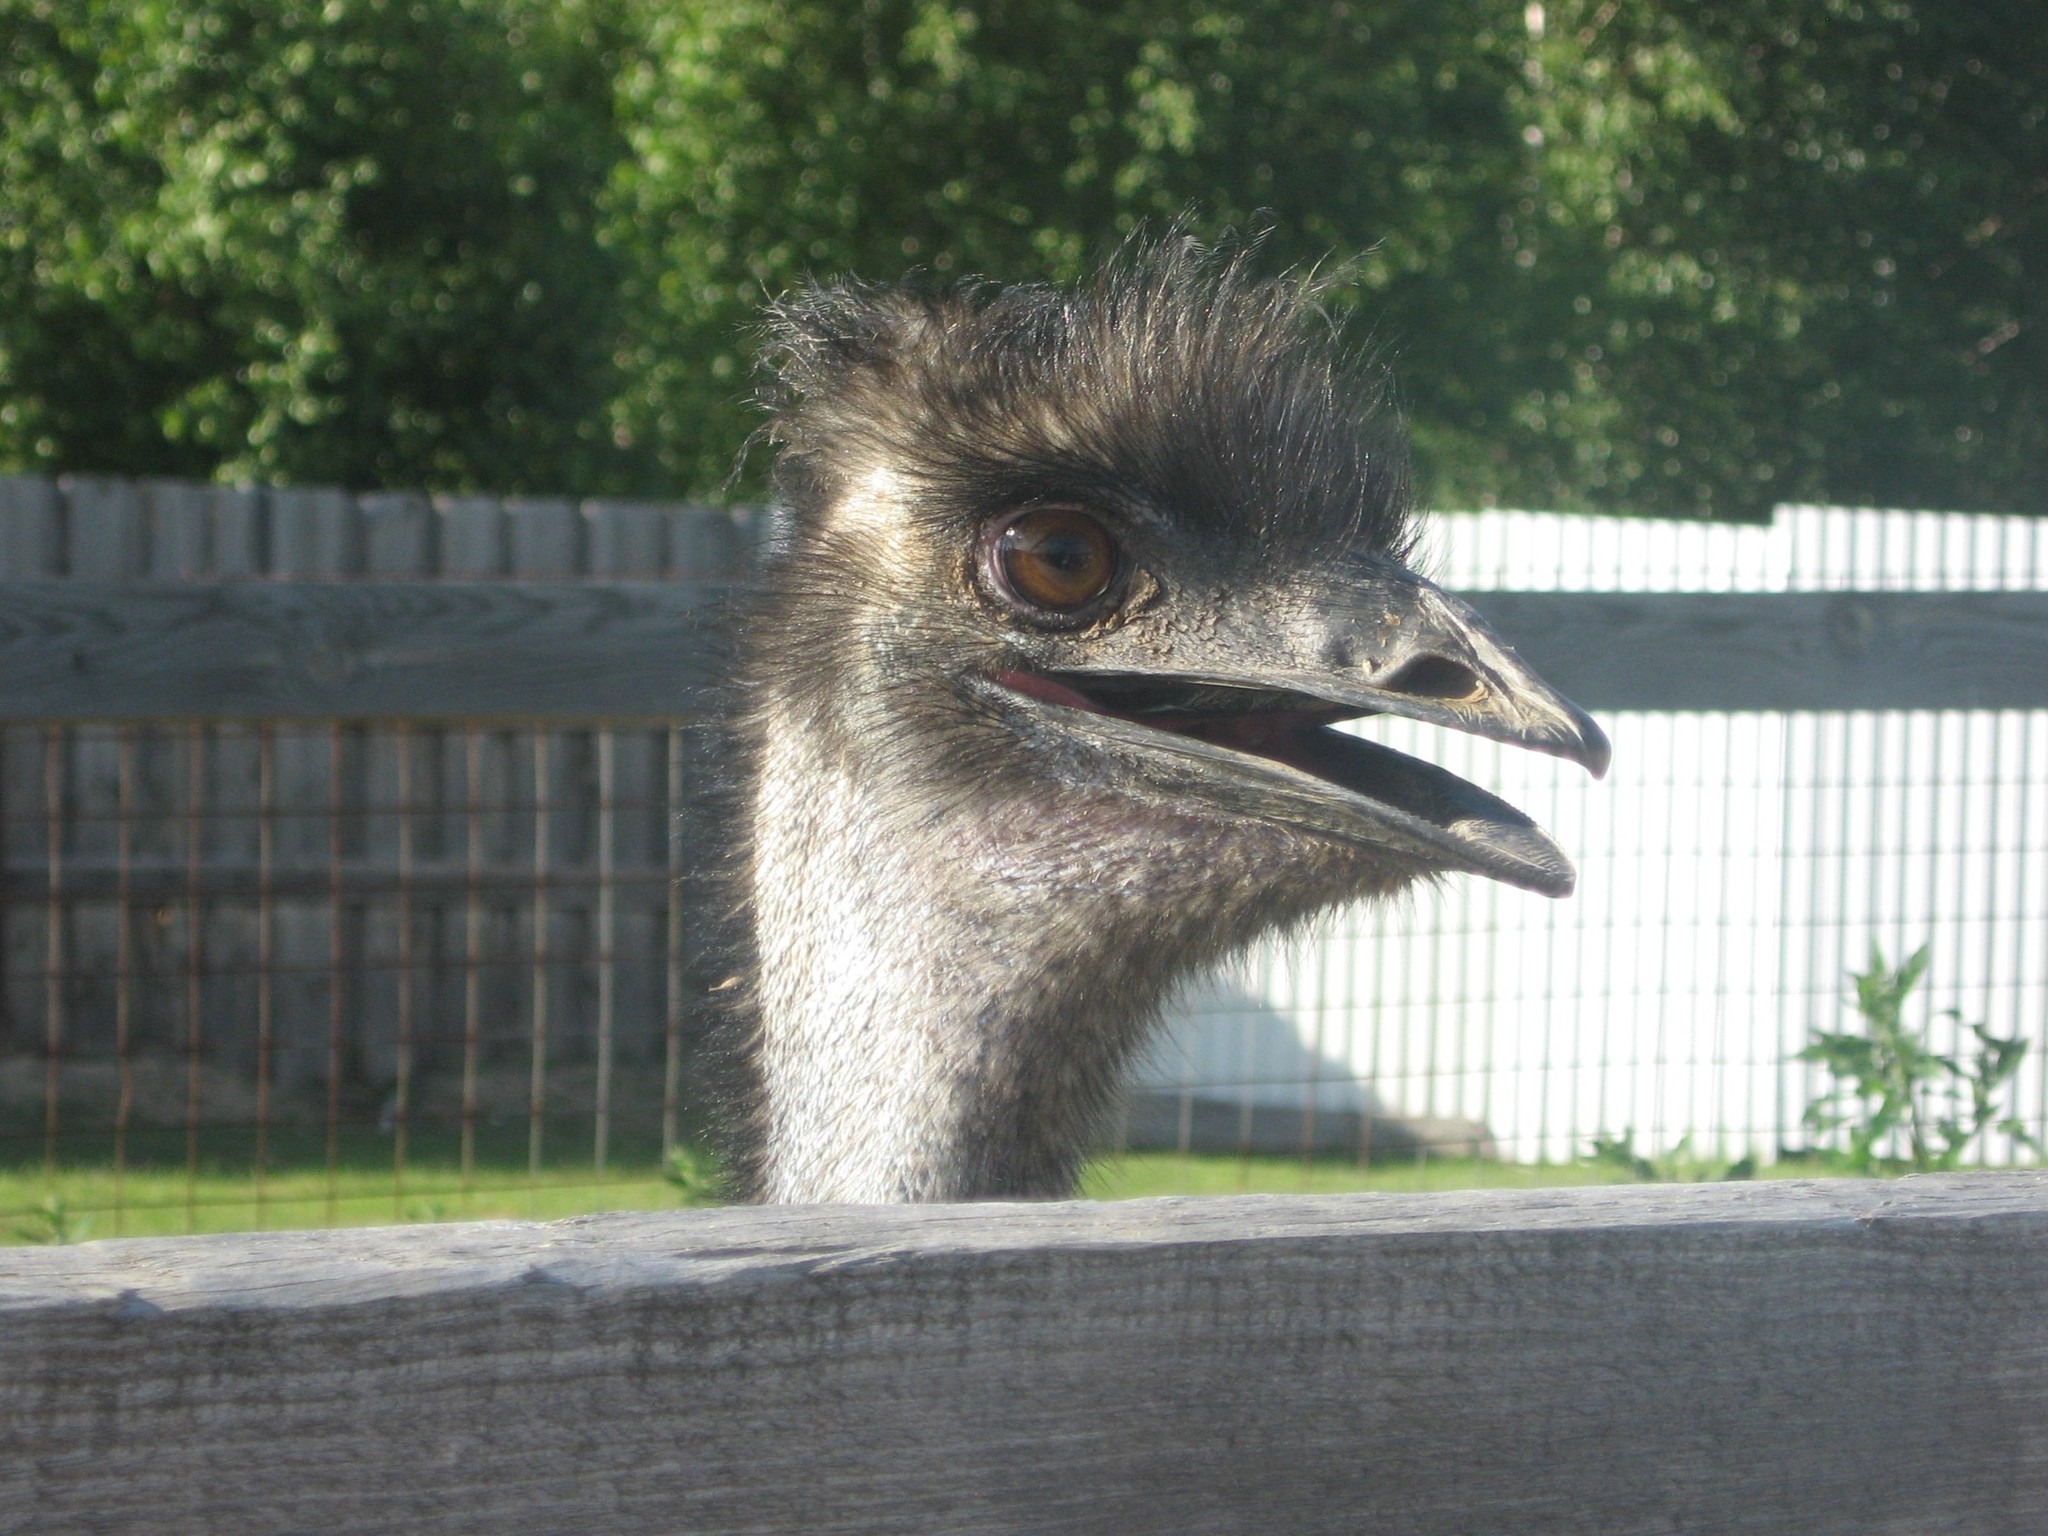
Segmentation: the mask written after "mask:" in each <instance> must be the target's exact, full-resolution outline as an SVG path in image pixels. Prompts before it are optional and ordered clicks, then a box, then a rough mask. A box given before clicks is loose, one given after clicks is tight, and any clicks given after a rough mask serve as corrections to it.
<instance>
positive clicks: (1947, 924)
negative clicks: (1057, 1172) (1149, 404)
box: [1138, 508, 2048, 1163]
mask: <svg viewBox="0 0 2048 1536" xmlns="http://www.w3.org/2000/svg"><path fill="white" fill-rule="evenodd" d="M1438 542H1439V545H1440V552H1439V555H1438V558H1437V561H1436V565H1437V569H1438V571H1439V573H1440V574H1441V576H1442V577H1443V579H1444V580H1445V581H1446V583H1447V584H1448V585H1452V586H1455V587H1459V588H1462V589H1464V590H1466V591H1467V592H1469V593H1471V594H1472V595H1473V598H1474V601H1475V602H1476V603H1477V604H1478V606H1479V607H1480V608H1481V609H1482V611H1483V610H1484V609H1485V608H1486V606H1487V593H1488V591H1490V590H1494V589H1501V590H1508V591H1522V592H1533V591H1544V590H1563V589H1572V590H1578V591H1593V592H1597V591H1603V590H1605V591H1628V592H1639V593H1680V592H1699V591H1730V592H1759V593H1800V592H1837V591H1854V592H1887V591H1889V592H1923V593H1924V592H1977V593H1986V592H2039V591H2042V590H2044V589H2048V539H2044V538H2043V536H2042V530H2041V524H2040V522H2039V520H2037V519H2026V518H2015V517H1988V516H1968V515H1954V514H1928V513H1905V512H1885V511H1869V510H1860V509H1859V510H1851V509H1839V508H1784V509H1781V510H1780V512H1779V514H1778V516H1777V518H1776V520H1775V521H1774V522H1773V523H1772V524H1770V525H1768V526H1736V525H1713V524H1689V523H1670V522H1657V521H1652V520H1622V519H1612V518H1607V519H1602V518H1593V517H1570V516H1555V515H1546V514H1532V513H1484V514H1474V515H1470V516H1462V517H1450V518H1446V519H1443V520H1442V521H1441V522H1440V523H1439V525H1438ZM1739 664H1740V663H1739V662H1737V661H1731V660H1728V659H1726V658H1724V657H1723V656H1722V655H1719V654H1717V653H1716V652H1715V651H1714V650H1713V649H1712V648H1711V647H1709V648H1704V649H1703V650H1702V652H1701V654H1700V656H1699V660H1698V665H1699V667H1700V669H1702V670H1703V671H1710V670H1713V669H1715V668H1717V667H1723V666H1733V665H1739ZM2036 664H2037V665H2038V667H2039V670H2040V673H2041V674H2042V675H2043V677H2044V678H2048V653H2041V654H2040V655H2039V656H2038V661H2037V663H2036ZM1600 714H1601V722H1602V724H1603V726H1604V727H1605V728H1606V729H1607V730H1608V732H1609V734H1610V736H1611V737H1612V738H1613V742H1614V770H1613V773H1612V774H1611V775H1610V777H1609V779H1608V781H1607V782H1606V783H1603V784H1600V785H1597V786H1591V787H1589V786H1587V785H1586V784H1585V782H1584V781H1583V779H1581V778H1579V777H1578V776H1577V775H1575V774H1574V773H1572V772H1571V771H1569V770H1567V769H1564V768H1562V767H1561V766H1560V765H1556V764H1553V763H1551V762H1549V761H1548V760H1543V759H1537V758H1532V757H1530V756H1529V755H1528V754H1526V753H1519V752H1514V751H1510V750H1506V749H1503V748H1501V747H1499V746H1497V745H1495V744H1492V743H1488V742H1483V741H1478V740H1476V739H1473V738H1469V737H1457V736H1445V735H1444V734H1442V733H1440V732H1434V731H1430V730H1428V729H1427V728H1424V727H1418V726H1414V725H1412V724H1409V723H1407V722H1401V721H1388V722H1376V723H1374V724H1373V725H1372V726H1370V727H1367V728H1368V729H1370V730H1371V731H1372V734H1374V735H1375V736H1377V737H1378V738H1380V739H1382V740H1385V741H1387V742H1388V743H1389V744H1390V745H1393V746H1396V747H1398V748H1400V749H1402V750H1404V751H1409V752H1413V753H1416V754H1418V755H1422V756H1427V757H1429V758H1431V759H1432V760H1434V761H1437V762H1440V763H1442V764H1443V765H1444V766H1446V767H1448V768H1450V769H1451V770H1452V771H1453V772H1456V773H1458V774H1460V775H1462V776H1464V777H1467V778H1470V779H1473V780H1474V781H1476V782H1478V783H1481V784H1484V785H1486V786H1488V787H1489V788H1491V789H1493V790H1494V791H1495V792H1497V793H1499V794H1501V795H1503V796H1504V797H1505V798H1506V799H1508V800H1509V801H1511V802H1512V803H1514V804H1517V805H1519V806H1522V807H1523V808H1524V809H1526V810H1528V811H1530V812H1531V813H1532V814H1533V815H1534V816H1535V817H1536V819H1537V820H1538V821H1539V822H1541V823H1542V824H1543V825H1545V826H1546V827H1548V828H1549V829H1550V830H1551V831H1552V832H1553V833H1555V834H1556V835H1557V836H1558V838H1559V840H1560V842H1561V843H1562V844H1563V846H1564V847H1565V848H1567V849H1568V850H1570V851H1571V853H1572V856H1573V859H1574V861H1575V862H1576V863H1577V865H1578V867H1579V871H1580V882H1579V888H1578V891H1577V893H1576V894H1575V895H1574V896H1573V897H1572V898H1571V899H1570V900H1569V901H1567V902H1564V903H1552V902H1548V901H1545V900H1543V899H1541V898H1538V897H1532V896H1528V895H1525V894H1523V893H1520V892H1516V891H1512V890H1508V889H1506V888H1504V887H1501V886H1498V885H1494V884H1490V883H1486V882H1478V881H1451V882H1446V883H1444V884H1443V885H1441V886H1439V887H1437V888H1434V889H1431V890H1426V891H1422V892H1419V893H1417V894H1415V895H1413V896H1412V897H1410V898H1409V899H1407V900H1406V901H1404V902H1402V903H1400V904H1398V905H1396V906H1394V907H1391V908H1385V909H1379V910H1359V911H1352V912H1345V913H1340V914H1336V915H1334V916H1333V917H1332V918H1330V919H1329V920H1327V921H1326V922H1324V923H1323V924H1321V925H1320V926H1318V927H1317V928H1316V929H1315V930H1314V931H1312V932H1311V933H1310V934H1309V935H1307V936H1306V937H1304V938H1302V939H1299V940H1296V941H1294V942H1293V943H1291V944H1288V945H1285V946H1274V947H1271V948H1268V949H1265V950H1262V951H1260V952H1259V953H1257V954H1255V955H1253V956H1252V957H1250V958H1249V960H1248V961H1247V962H1246V964H1245V965H1244V966H1243V967H1242V968H1241V969H1239V970H1238V971H1236V972H1234V973H1233V974H1231V975H1230V976H1228V977H1225V978H1223V979H1222V980H1221V981H1220V982H1219V984H1218V985H1217V986H1215V987H1213V988H1210V989H1208V990H1206V991H1205V992H1203V993H1201V994H1199V995H1198V996H1197V997H1196V998H1195V999H1194V1000H1192V1002H1191V1003H1190V1005H1189V1006H1188V1008H1187V1009H1186V1011H1185V1012H1184V1014H1183V1015H1182V1017H1181V1018H1180V1019H1178V1020H1177V1021H1176V1023H1175V1026H1174V1028H1173V1029H1172V1031H1171V1032H1170V1034H1169V1035H1168V1037H1167V1038H1166V1039H1165V1040H1164V1041H1163V1042H1162V1044H1161V1046H1160V1048H1159V1049H1158V1050H1156V1051H1155V1052H1154V1053H1153V1055H1152V1057H1151V1058H1150V1059H1149V1060H1148V1061H1147V1063H1146V1064H1145V1066H1144V1068H1143V1069H1142V1071H1141V1074H1140V1081H1141V1084H1142V1088H1143V1094H1144V1098H1145V1102H1144V1103H1143V1104H1142V1105H1141V1108H1140V1115H1139V1124H1138V1132H1139V1139H1140V1140H1141V1141H1142V1142H1144V1144H1147V1145H1154V1146H1169V1147H1171V1146H1181V1147H1186V1146H1195V1145H1202V1144H1205V1143H1206V1144H1208V1145H1212V1146H1214V1145H1221V1146H1226V1147H1227V1146H1233V1145H1234V1146H1237V1147H1240V1148H1243V1149H1245V1150H1260V1151H1269V1152H1279V1151H1285V1150H1289V1149H1294V1150H1301V1149H1314V1150H1317V1151H1320V1152H1322V1153H1324V1154H1325V1155H1330V1156H1344V1157H1350V1158H1353V1159H1361V1160H1370V1159H1371V1158H1372V1157H1373V1156H1374V1155H1375V1154H1376V1149H1378V1150H1380V1151H1386V1152H1399V1153H1404V1154H1406V1155H1414V1153H1415V1152H1417V1151H1421V1152H1424V1153H1425V1154H1435V1155H1442V1156H1446V1157H1454V1156H1460V1155H1464V1154H1467V1153H1469V1152H1471V1151H1473V1150H1474V1149H1483V1150H1485V1151H1486V1152H1487V1153H1488V1154H1489V1155H1498V1156H1500V1157H1504V1158H1508V1159H1513V1160H1521V1161H1537V1160H1545V1161H1549V1162H1552V1163H1560V1162H1570V1161H1572V1160H1573V1159H1576V1158H1581V1157H1584V1156H1585V1155H1586V1154H1587V1153H1588V1151H1589V1149H1590V1148H1591V1147H1592V1145H1593V1143H1594V1140H1595V1139H1596V1138H1599V1139H1603V1140H1618V1139H1621V1138H1624V1137H1626V1138H1630V1139H1631V1140H1632V1142H1633V1143H1634V1144H1635V1145H1636V1146H1637V1147H1638V1148H1639V1149H1640V1150H1641V1151H1643V1152H1645V1153H1650V1154H1660V1153H1662V1154H1668V1153H1669V1152H1671V1151H1672V1150H1673V1149H1674V1148H1677V1147H1679V1146H1680V1144H1681V1143H1683V1144H1684V1146H1685V1149H1686V1150H1687V1151H1688V1152H1689V1153H1691V1154H1693V1155H1694V1156H1695V1157H1697V1158H1698V1159H1699V1160H1700V1161H1701V1162H1703V1163H1704V1162H1714V1161H1718V1162H1723V1163H1725V1162H1729V1161H1734V1160H1737V1159H1741V1158H1745V1157H1748V1158H1752V1159H1756V1160H1758V1161H1761V1162H1769V1161H1771V1160H1774V1159H1776V1158H1778V1157H1779V1156H1781V1155H1782V1154H1785V1153H1788V1152H1789V1153H1795V1154H1796V1153H1800V1152H1803V1151H1805V1150H1807V1149H1809V1148H1812V1147H1814V1146H1817V1145H1818V1146H1823V1147H1826V1146H1839V1145H1841V1144H1842V1140H1843V1136H1842V1134H1841V1133H1837V1134H1834V1135H1831V1136H1826V1137H1819V1138H1816V1137H1815V1136H1813V1135H1812V1134H1810V1133H1809V1131H1808V1130H1807V1129H1806V1127H1805V1126H1804V1125H1803V1124H1802V1120H1803V1115H1804V1111H1805V1109H1806V1107H1807V1106H1808V1105H1809V1104H1810V1103H1811V1102H1813V1100H1814V1099H1815V1097H1816V1096H1817V1095H1818V1094H1820V1093H1821V1092H1822V1091H1823V1090H1824V1088H1825V1087H1826V1086H1827V1083H1826V1079H1825V1075H1824V1074H1823V1073H1822V1072H1821V1071H1820V1069H1818V1068H1817V1067H1815V1066H1813V1065H1812V1064H1809V1063H1805V1062H1802V1061H1800V1060H1798V1059H1797V1057H1798V1054H1799V1052H1800V1051H1801V1049H1802V1048H1803V1047H1804V1046H1806V1045H1807V1044H1808V1043H1809V1042H1810V1041H1811V1039H1812V1038H1813V1035H1814V1033H1815V1032H1816V1031H1819V1030H1846V1029H1855V1028H1858V1027H1860V1026H1858V1024H1857V1022H1856V1019H1855V1016H1854V1014H1853V1013H1852V1012H1851V1010H1850V1009H1849V1007H1848V1002H1849V999H1850V997H1851V995H1852V988H1851V984H1850V975H1851V972H1853V971H1858V970H1862V969H1864V968H1866V967H1867V966H1868V965H1869V963H1870V958H1871V952H1872V946H1873V945H1876V946H1878V947H1880V948H1881V949H1882V951H1883V952H1884V954H1885V955H1886V956H1887V957H1888V959H1890V960H1891V961H1893V962H1896V961H1898V960H1900V959H1901V958H1903V957H1904V956H1905V955H1906V954H1908V953H1910V952H1911V951H1913V950H1915V949H1917V948H1918V947H1919V946H1921V945H1923V944H1926V945H1928V946H1930V951H1931V961H1930V968H1929V972H1928V979H1927V982H1926V985H1925V987H1924V989H1923V995H1922V996H1921V997H1920V998H1919V999H1916V1002H1915V1004H1913V1005H1910V1006H1909V1010H1908V1012H1909V1016H1910V1017H1911V1018H1912V1019H1913V1020H1914V1021H1915V1022H1924V1024H1925V1026H1926V1028H1927V1032H1928V1042H1929V1044H1930V1046H1931V1047H1932V1048H1933V1049H1936V1050H1938V1051H1941V1052H1944V1053H1946V1054H1949V1055H1952V1056H1957V1055H1960V1056H1963V1057H1967V1056H1968V1055H1969V1053H1970V1052H1971V1051H1973V1050H1974V1049H1975V1048H1976V1047H1975V1042H1974V1037H1973V1036H1972V1034H1971V1033H1970V1031H1969V1030H1968V1028H1967V1026H1968V1025H1970V1024H1973V1023H1980V1024H1983V1025H1985V1026H1986V1027H1987V1028H1988V1029H1989V1030H1990V1031H1991V1032H1992V1033H1994V1034H1996V1035H1999V1036H2002V1037H2017V1038H2021V1039H2024V1040H2026V1041H2028V1042H2029V1045H2030V1055H2029V1057H2028V1059H2027V1061H2026V1062H2025V1064H2024V1066H2023V1068H2022V1070H2021V1072H2020V1074H2019V1076H2018V1078H2017V1079H2016V1080H2015V1081H2014V1082H2013V1083H2012V1084H2011V1085H2009V1089H2008V1094H2009V1097H2008V1101H2007V1102H2008V1104H2009V1106H2010V1108H2011V1110H2012V1112H2013V1113H2014V1114H2016V1115H2017V1117H2018V1118H2019V1120H2020V1121H2021V1122H2022V1126H2023V1127H2024V1129H2025V1130H2026V1131H2027V1132H2029V1133H2030V1134H2031V1135H2032V1136H2033V1137H2034V1138H2035V1139H2036V1140H2048V711H2044V710H2041V709H1996V710H1993V709H1964V708H1957V709H1913V710H1888V711H1873V710H1857V711H1821V712H1812V711H1784V710H1767V711H1719V712H1712V713H1663V712H1652V711H1643V710H1630V711H1622V712H1615V711H1611V710H1602V711H1601V712H1600ZM1205 1127H1206V1135H1205V1134H1204V1128H1205ZM1888 1147H1889V1148H1890V1149H1891V1150H1896V1146H1895V1144H1888ZM1970 1155H1971V1157H1972V1158H1973V1159H1982V1160H1985V1161H1989V1162H1992V1163H2007V1162H2012V1161H2015V1160H2025V1159H2030V1158H2031V1157H2032V1156H2033V1153H2032V1152H2031V1150H2030V1149H2029V1148H2028V1147H2027V1146H2026V1145H2025V1143H2024V1142H2023V1141H2021V1140H2019V1139H2017V1138H2015V1137H2013V1136H2010V1135H2004V1134H1992V1135H1988V1136H1985V1137H1983V1138H1981V1139H1979V1140H1978V1141H1977V1142H1976V1143H1974V1144H1973V1146H1972V1148H1971V1154H1970Z"/></svg>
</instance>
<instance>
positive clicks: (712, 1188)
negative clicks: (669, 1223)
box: [661, 1142, 726, 1205]
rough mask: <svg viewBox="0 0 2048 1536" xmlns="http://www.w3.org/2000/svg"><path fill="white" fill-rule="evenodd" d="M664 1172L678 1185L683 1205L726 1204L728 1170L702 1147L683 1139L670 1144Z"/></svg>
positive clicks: (663, 1166)
mask: <svg viewBox="0 0 2048 1536" xmlns="http://www.w3.org/2000/svg"><path fill="white" fill-rule="evenodd" d="M661 1176H662V1177H663V1178H664V1179H666V1180H667V1181H668V1182H669V1183H670V1184H673V1185H674V1186H675V1188H676V1192H677V1195H678V1197H679V1199H680V1201H681V1203H682V1204H684V1205H723V1204H725V1202H726V1193H725V1173H724V1170H723V1169H721V1168H720V1167H719V1166H718V1162H717V1159H715V1158H714V1157H712V1155H711V1154H710V1153H709V1152H707V1151H705V1150H704V1149H703V1148H702V1147H694V1146H691V1145H690V1144H689V1143H688V1142H680V1143H678V1144H677V1145H676V1146H674V1147H672V1148H670V1150H669V1154H668V1159H667V1161H666V1162H665V1163H664V1164H663V1165H662V1171H661Z"/></svg>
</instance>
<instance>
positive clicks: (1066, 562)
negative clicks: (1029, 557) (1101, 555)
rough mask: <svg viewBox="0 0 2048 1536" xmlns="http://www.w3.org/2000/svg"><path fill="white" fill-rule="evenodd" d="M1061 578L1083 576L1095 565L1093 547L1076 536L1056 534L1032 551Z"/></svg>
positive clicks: (1092, 544) (1088, 541)
mask: <svg viewBox="0 0 2048 1536" xmlns="http://www.w3.org/2000/svg"><path fill="white" fill-rule="evenodd" d="M1032 553H1033V554H1034V555H1036V556H1037V557H1038V558H1039V559H1040V560H1043V561H1044V562H1045V563H1046V564H1047V565H1049V566H1051V567H1052V568H1053V569H1054V570H1056V571H1058V572H1059V573H1060V574H1061V575H1062V576H1085V575H1086V574H1087V573H1088V572H1089V571H1090V570H1091V569H1093V567H1094V565H1095V545H1094V543H1093V542H1092V541H1090V540H1088V539H1084V538H1082V537H1080V536H1079V535H1077V534H1072V533H1056V534H1054V535H1053V536H1052V537H1051V538H1048V539H1043V540H1041V541H1040V542H1039V543H1038V544H1037V545H1036V546H1035V547H1034V548H1033V550H1032Z"/></svg>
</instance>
